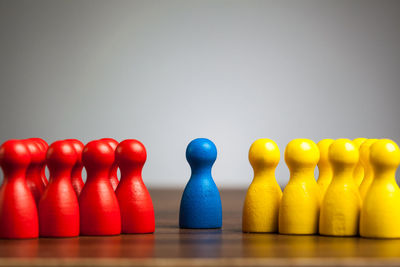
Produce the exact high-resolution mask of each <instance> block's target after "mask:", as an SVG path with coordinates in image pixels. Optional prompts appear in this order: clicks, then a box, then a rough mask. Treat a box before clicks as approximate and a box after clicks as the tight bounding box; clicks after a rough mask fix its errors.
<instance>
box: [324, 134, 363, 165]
mask: <svg viewBox="0 0 400 267" xmlns="http://www.w3.org/2000/svg"><path fill="white" fill-rule="evenodd" d="M359 157H360V155H359V152H358V149H357V147H356V146H355V145H354V143H353V142H352V141H351V140H349V139H344V138H343V139H337V140H336V141H334V142H333V143H332V145H331V146H330V147H329V160H330V162H331V163H332V165H350V166H351V165H355V164H357V162H358V160H359Z"/></svg>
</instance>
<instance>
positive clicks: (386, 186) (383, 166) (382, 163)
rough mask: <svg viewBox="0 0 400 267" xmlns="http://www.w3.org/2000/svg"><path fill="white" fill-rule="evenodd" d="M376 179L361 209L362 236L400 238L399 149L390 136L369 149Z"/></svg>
mask: <svg viewBox="0 0 400 267" xmlns="http://www.w3.org/2000/svg"><path fill="white" fill-rule="evenodd" d="M370 163H371V166H372V169H373V171H374V179H373V181H372V183H371V185H370V187H369V190H368V192H367V194H366V195H365V198H364V202H363V207H362V210H361V221H360V235H361V236H363V237H373V238H400V227H399V225H400V189H399V186H398V185H397V183H396V178H395V174H396V170H397V168H398V166H399V164H400V149H399V147H398V145H397V144H396V143H395V142H393V141H391V140H388V139H382V140H379V141H376V142H375V143H374V144H373V145H372V146H371V149H370Z"/></svg>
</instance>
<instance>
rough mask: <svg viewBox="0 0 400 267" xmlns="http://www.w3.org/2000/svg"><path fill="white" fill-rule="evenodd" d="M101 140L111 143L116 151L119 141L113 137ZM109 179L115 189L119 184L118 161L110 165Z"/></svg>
mask: <svg viewBox="0 0 400 267" xmlns="http://www.w3.org/2000/svg"><path fill="white" fill-rule="evenodd" d="M100 140H101V141H106V142H107V144H109V145H110V147H111V148H112V149H113V150H114V151H115V149H116V148H117V146H118V142H117V141H116V140H114V139H112V138H103V139H100ZM108 177H109V179H110V183H111V186H112V188H113V189H114V191H115V190H116V189H117V186H118V183H119V181H118V164H117V162H116V161H114V163H113V164H112V165H111V167H110V172H109V175H108Z"/></svg>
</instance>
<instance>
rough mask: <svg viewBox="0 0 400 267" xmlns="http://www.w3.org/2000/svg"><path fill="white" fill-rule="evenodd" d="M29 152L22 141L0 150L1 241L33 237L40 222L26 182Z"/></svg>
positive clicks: (12, 141) (5, 144) (11, 143)
mask: <svg viewBox="0 0 400 267" xmlns="http://www.w3.org/2000/svg"><path fill="white" fill-rule="evenodd" d="M29 163H30V153H29V151H28V149H27V147H26V146H25V143H24V141H20V140H9V141H6V142H5V143H4V144H3V145H2V146H1V147H0V165H1V168H2V170H3V173H4V181H3V184H2V185H1V187H0V238H36V237H38V234H39V221H38V214H37V208H36V203H35V199H34V198H33V195H32V193H31V191H30V190H29V188H28V185H27V183H26V178H25V175H26V170H27V167H28V165H29Z"/></svg>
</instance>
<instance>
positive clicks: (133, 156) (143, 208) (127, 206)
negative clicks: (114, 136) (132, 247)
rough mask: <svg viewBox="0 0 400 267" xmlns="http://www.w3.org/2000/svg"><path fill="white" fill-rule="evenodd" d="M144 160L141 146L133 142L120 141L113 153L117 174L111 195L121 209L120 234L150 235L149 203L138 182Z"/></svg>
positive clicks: (144, 188)
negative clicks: (114, 197)
mask: <svg viewBox="0 0 400 267" xmlns="http://www.w3.org/2000/svg"><path fill="white" fill-rule="evenodd" d="M146 157H147V156H146V148H145V147H144V145H143V144H142V143H141V142H139V141H137V140H133V139H131V140H125V141H122V142H121V143H120V144H119V145H118V147H117V149H116V151H115V160H116V162H117V163H118V166H119V169H120V171H121V181H120V182H119V185H118V187H117V190H116V192H115V194H116V195H117V198H118V202H119V206H120V209H121V222H122V233H126V234H139V233H153V232H154V224H155V223H154V209H153V202H152V201H151V197H150V194H149V192H148V191H147V188H146V186H145V184H144V183H143V180H142V168H143V165H144V163H145V162H146Z"/></svg>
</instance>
